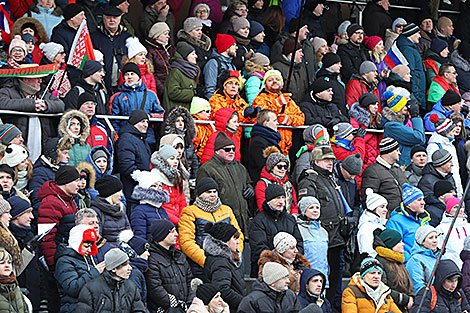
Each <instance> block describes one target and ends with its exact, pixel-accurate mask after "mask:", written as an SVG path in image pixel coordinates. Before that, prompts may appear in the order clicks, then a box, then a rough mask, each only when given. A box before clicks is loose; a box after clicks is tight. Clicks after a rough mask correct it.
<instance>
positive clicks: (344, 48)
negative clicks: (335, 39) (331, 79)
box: [337, 24, 369, 82]
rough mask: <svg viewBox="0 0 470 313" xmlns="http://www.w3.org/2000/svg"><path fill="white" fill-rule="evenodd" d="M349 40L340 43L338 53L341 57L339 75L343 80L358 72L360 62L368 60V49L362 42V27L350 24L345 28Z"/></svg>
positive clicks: (347, 79)
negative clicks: (342, 43)
mask: <svg viewBox="0 0 470 313" xmlns="http://www.w3.org/2000/svg"><path fill="white" fill-rule="evenodd" d="M347 33H348V37H349V42H348V43H346V44H344V45H340V46H339V48H338V52H337V53H338V55H339V57H340V58H341V64H342V65H343V66H342V68H341V77H342V78H343V80H344V81H345V82H347V81H349V79H350V78H351V76H352V74H359V67H360V66H361V64H362V62H364V61H366V60H369V53H368V49H367V48H366V47H365V46H364V45H363V44H362V41H363V40H364V28H362V26H360V25H358V24H351V25H349V27H348V29H347Z"/></svg>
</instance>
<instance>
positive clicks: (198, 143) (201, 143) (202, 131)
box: [193, 114, 215, 159]
mask: <svg viewBox="0 0 470 313" xmlns="http://www.w3.org/2000/svg"><path fill="white" fill-rule="evenodd" d="M193 118H194V120H201V121H203V120H204V119H202V118H200V117H199V116H198V115H197V114H193ZM206 121H208V120H206ZM214 131H215V127H214V125H213V124H196V138H194V140H193V145H194V149H195V150H196V154H197V156H198V157H199V159H202V153H203V152H204V147H205V146H206V143H207V140H208V139H209V136H210V135H212V133H213V132H214Z"/></svg>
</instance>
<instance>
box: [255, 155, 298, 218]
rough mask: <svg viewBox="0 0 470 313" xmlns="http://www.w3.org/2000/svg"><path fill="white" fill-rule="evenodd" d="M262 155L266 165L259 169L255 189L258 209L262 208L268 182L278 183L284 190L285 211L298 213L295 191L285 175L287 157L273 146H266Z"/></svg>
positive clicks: (287, 169)
mask: <svg viewBox="0 0 470 313" xmlns="http://www.w3.org/2000/svg"><path fill="white" fill-rule="evenodd" d="M263 156H264V157H265V158H266V166H265V167H263V169H262V170H261V177H260V179H259V181H258V183H257V184H256V189H255V196H256V204H257V206H258V210H260V211H262V210H263V207H262V206H263V203H264V201H265V191H266V188H267V187H268V186H269V185H270V184H278V185H280V186H282V187H283V188H284V190H285V191H286V211H287V213H289V214H298V208H297V196H296V192H295V189H294V186H293V184H292V183H291V182H290V181H289V176H288V175H287V173H288V171H289V168H290V161H289V157H288V156H286V155H283V154H282V153H281V152H280V151H279V149H278V148H276V147H275V146H271V147H267V148H266V149H265V150H264V151H263Z"/></svg>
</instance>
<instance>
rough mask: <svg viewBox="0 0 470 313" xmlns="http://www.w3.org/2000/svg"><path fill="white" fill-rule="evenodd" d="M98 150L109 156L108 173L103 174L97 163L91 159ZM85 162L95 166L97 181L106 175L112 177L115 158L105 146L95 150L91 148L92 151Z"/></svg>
mask: <svg viewBox="0 0 470 313" xmlns="http://www.w3.org/2000/svg"><path fill="white" fill-rule="evenodd" d="M97 150H103V151H104V153H106V155H108V167H106V171H105V172H104V173H101V171H100V169H99V168H98V166H96V164H95V162H93V159H92V158H91V156H92V154H93V153H95V151H97ZM85 161H86V162H88V163H90V164H91V165H93V168H94V169H95V172H96V180H98V179H100V178H101V177H103V176H104V175H111V173H112V171H113V156H112V155H111V153H109V150H108V149H106V148H105V147H103V146H96V147H94V148H91V151H90V152H89V153H88V155H87V156H86V159H85Z"/></svg>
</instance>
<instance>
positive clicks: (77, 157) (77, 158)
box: [58, 110, 91, 166]
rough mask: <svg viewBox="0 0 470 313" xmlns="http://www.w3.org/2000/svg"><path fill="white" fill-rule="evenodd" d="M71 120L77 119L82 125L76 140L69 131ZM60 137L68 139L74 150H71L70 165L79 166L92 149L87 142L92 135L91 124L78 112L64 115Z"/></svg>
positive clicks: (73, 111)
mask: <svg viewBox="0 0 470 313" xmlns="http://www.w3.org/2000/svg"><path fill="white" fill-rule="evenodd" d="M71 118H76V119H77V120H78V121H79V122H80V125H82V126H81V127H80V134H79V137H78V138H74V137H73V136H72V135H71V134H70V133H69V131H68V124H69V120H70V119H71ZM58 130H59V136H60V137H61V138H66V139H68V140H69V141H70V142H71V143H73V144H72V149H70V150H69V156H70V160H69V165H71V166H77V164H78V163H80V162H82V161H85V159H86V157H87V155H88V153H89V152H90V150H91V148H90V145H89V144H88V143H87V142H86V140H87V138H88V137H89V135H90V122H89V121H88V118H87V117H86V115H85V114H84V113H82V112H80V111H77V110H70V111H68V112H66V113H65V114H64V115H62V118H61V119H60V122H59V127H58Z"/></svg>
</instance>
